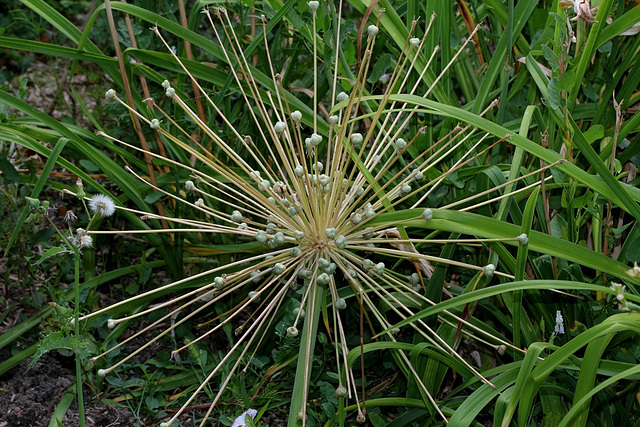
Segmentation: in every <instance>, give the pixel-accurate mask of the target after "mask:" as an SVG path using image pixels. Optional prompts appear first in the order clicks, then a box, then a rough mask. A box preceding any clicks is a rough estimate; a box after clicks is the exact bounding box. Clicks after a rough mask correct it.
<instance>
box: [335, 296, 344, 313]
mask: <svg viewBox="0 0 640 427" xmlns="http://www.w3.org/2000/svg"><path fill="white" fill-rule="evenodd" d="M333 306H334V307H335V309H336V310H344V309H345V308H347V302H346V301H345V300H344V298H338V299H337V300H335V302H334V303H333Z"/></svg>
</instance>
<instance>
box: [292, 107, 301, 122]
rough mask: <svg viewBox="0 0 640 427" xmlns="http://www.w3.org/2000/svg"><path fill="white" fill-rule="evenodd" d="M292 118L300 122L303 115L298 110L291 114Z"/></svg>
mask: <svg viewBox="0 0 640 427" xmlns="http://www.w3.org/2000/svg"><path fill="white" fill-rule="evenodd" d="M291 118H292V119H293V121H296V122H299V121H300V120H302V113H301V112H300V111H298V110H296V111H294V112H293V113H291Z"/></svg>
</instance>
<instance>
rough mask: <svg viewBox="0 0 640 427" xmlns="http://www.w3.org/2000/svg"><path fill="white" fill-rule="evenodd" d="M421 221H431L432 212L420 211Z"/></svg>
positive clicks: (427, 210)
mask: <svg viewBox="0 0 640 427" xmlns="http://www.w3.org/2000/svg"><path fill="white" fill-rule="evenodd" d="M421 216H422V219H424V220H425V221H431V220H432V219H433V211H432V210H431V209H429V208H427V209H425V210H424V211H422V215H421Z"/></svg>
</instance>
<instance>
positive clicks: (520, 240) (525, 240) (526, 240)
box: [516, 233, 529, 246]
mask: <svg viewBox="0 0 640 427" xmlns="http://www.w3.org/2000/svg"><path fill="white" fill-rule="evenodd" d="M516 240H517V241H518V243H520V244H521V245H522V246H525V245H528V244H529V237H528V236H527V234H526V233H522V234H521V235H519V236H518V237H516Z"/></svg>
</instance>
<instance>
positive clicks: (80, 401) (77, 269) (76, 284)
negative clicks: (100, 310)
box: [73, 249, 85, 427]
mask: <svg viewBox="0 0 640 427" xmlns="http://www.w3.org/2000/svg"><path fill="white" fill-rule="evenodd" d="M73 261H74V268H75V282H74V314H73V319H74V322H73V326H74V328H75V334H76V342H77V343H80V340H81V338H80V321H79V320H78V318H79V317H80V251H79V250H78V249H75V250H74V251H73ZM76 392H77V393H78V418H80V427H85V419H84V398H83V396H82V363H81V362H80V358H79V357H78V355H77V354H76Z"/></svg>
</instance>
